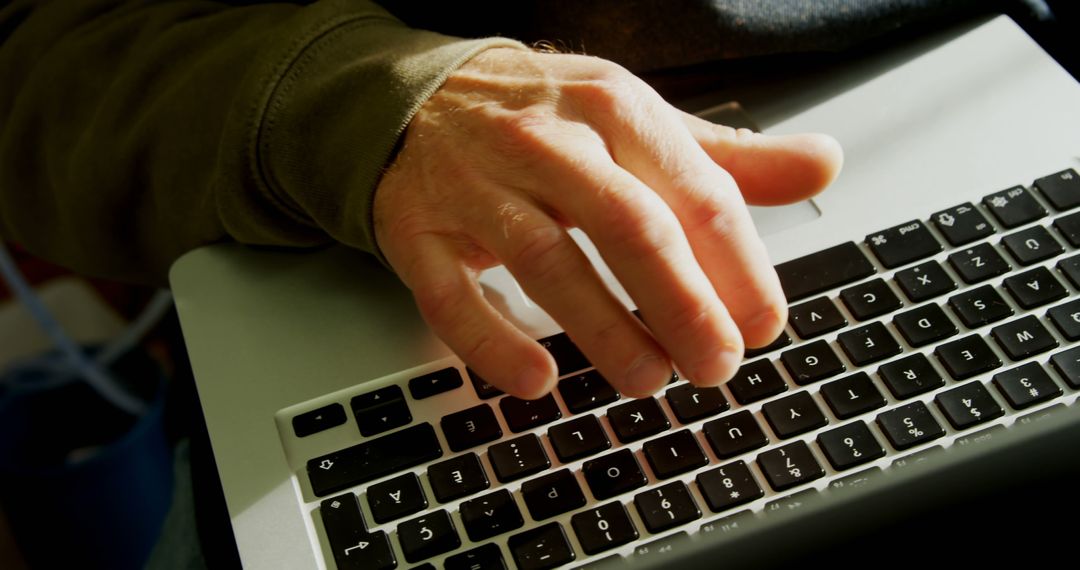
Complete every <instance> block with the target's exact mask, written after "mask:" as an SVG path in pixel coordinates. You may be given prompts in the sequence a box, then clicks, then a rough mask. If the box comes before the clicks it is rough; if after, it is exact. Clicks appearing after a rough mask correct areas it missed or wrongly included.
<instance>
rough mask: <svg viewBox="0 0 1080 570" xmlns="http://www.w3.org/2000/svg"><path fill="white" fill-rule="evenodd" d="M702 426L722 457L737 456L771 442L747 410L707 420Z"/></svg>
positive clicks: (713, 446)
mask: <svg viewBox="0 0 1080 570" xmlns="http://www.w3.org/2000/svg"><path fill="white" fill-rule="evenodd" d="M702 428H703V431H704V432H705V439H706V440H707V441H708V442H709V445H710V446H711V447H712V449H713V452H714V453H716V456H717V457H719V458H721V459H727V458H728V457H735V456H736V455H739V454H740V453H745V452H747V451H750V450H752V449H757V448H759V447H761V446H763V445H765V444H766V443H769V438H768V437H766V436H765V432H763V431H761V426H759V425H758V423H757V420H755V419H754V416H753V415H752V414H751V413H750V412H748V411H747V410H742V411H739V412H735V413H734V414H730V415H727V416H724V417H722V418H719V419H715V420H712V421H710V422H706V423H705V425H704V426H702Z"/></svg>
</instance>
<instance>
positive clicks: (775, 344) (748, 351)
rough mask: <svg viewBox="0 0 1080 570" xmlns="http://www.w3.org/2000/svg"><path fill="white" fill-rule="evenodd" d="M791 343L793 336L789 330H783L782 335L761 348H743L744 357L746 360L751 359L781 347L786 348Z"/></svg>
mask: <svg viewBox="0 0 1080 570" xmlns="http://www.w3.org/2000/svg"><path fill="white" fill-rule="evenodd" d="M789 344H791V337H790V336H788V333H787V331H781V332H780V336H778V337H776V340H774V341H772V342H770V343H769V344H767V345H765V346H763V347H761V348H750V347H746V348H745V349H743V358H745V359H746V360H750V359H751V358H757V357H759V356H761V355H762V354H767V353H770V352H773V351H774V350H780V349H781V348H784V347H785V346H787V345H789Z"/></svg>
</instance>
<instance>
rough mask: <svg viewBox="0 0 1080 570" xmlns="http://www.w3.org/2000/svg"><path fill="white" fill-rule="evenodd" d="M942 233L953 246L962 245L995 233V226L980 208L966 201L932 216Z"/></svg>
mask: <svg viewBox="0 0 1080 570" xmlns="http://www.w3.org/2000/svg"><path fill="white" fill-rule="evenodd" d="M930 220H931V221H932V222H934V225H935V226H937V229H938V231H940V232H941V235H943V236H945V239H946V240H948V241H949V243H951V244H952V245H953V246H961V245H964V244H966V243H971V242H973V241H975V240H977V239H980V238H984V237H986V236H988V235H990V234H992V233H994V227H993V226H991V225H990V222H987V221H986V218H984V217H983V215H982V214H981V213H979V210H977V209H976V208H975V206H972V205H971V202H965V203H963V204H960V205H959V206H956V207H953V208H949V209H948V210H942V211H940V212H938V213H936V214H934V215H933V216H931V217H930Z"/></svg>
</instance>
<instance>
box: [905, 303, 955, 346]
mask: <svg viewBox="0 0 1080 570" xmlns="http://www.w3.org/2000/svg"><path fill="white" fill-rule="evenodd" d="M893 324H895V325H896V330H898V331H900V334H901V335H903V336H904V340H906V341H908V344H910V345H911V346H915V347H919V346H925V345H927V344H930V343H933V342H937V341H939V340H941V339H945V338H949V337H950V336H953V335H954V334H956V333H957V332H958V331H957V328H956V325H955V324H953V322H952V320H951V319H949V317H948V316H947V315H946V314H945V311H942V310H941V307H939V306H937V305H935V304H933V303H930V304H928V305H923V306H921V307H916V308H914V309H912V310H910V311H905V312H903V313H900V314H898V315H896V317H894V318H893Z"/></svg>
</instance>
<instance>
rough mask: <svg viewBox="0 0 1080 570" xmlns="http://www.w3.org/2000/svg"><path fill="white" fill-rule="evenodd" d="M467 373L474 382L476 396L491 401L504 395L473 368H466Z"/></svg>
mask: <svg viewBox="0 0 1080 570" xmlns="http://www.w3.org/2000/svg"><path fill="white" fill-rule="evenodd" d="M465 373H466V374H468V375H469V381H470V382H472V385H473V388H474V389H475V390H476V395H477V397H479V398H480V399H481V400H489V399H491V398H494V397H495V396H501V395H502V393H503V391H502V390H500V389H498V388H496V387H495V386H494V385H492V384H491V383H489V382H488V381H487V380H484V379H483V378H481V377H480V376H478V375H477V374H476V372H473V371H472V369H471V368H466V369H465Z"/></svg>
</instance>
